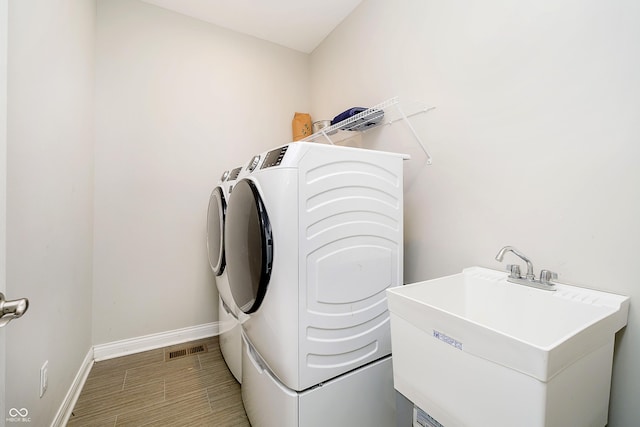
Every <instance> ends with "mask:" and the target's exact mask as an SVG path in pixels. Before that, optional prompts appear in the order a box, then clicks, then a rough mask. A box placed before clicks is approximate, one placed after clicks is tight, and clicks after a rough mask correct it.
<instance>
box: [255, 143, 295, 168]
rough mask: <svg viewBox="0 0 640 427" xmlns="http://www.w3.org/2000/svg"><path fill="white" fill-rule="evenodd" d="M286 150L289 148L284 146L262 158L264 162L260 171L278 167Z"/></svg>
mask: <svg viewBox="0 0 640 427" xmlns="http://www.w3.org/2000/svg"><path fill="white" fill-rule="evenodd" d="M287 148H289V146H288V145H285V146H284V147H280V148H277V149H275V150H271V151H269V152H268V153H267V155H266V157H265V158H264V162H262V166H261V167H260V169H265V168H270V167H273V166H279V165H280V163H282V159H283V158H284V155H285V153H286V152H287Z"/></svg>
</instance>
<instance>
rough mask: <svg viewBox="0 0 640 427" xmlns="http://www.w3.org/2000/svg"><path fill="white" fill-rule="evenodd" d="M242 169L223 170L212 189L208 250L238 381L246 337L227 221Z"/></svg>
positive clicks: (224, 346)
mask: <svg viewBox="0 0 640 427" xmlns="http://www.w3.org/2000/svg"><path fill="white" fill-rule="evenodd" d="M241 170H242V167H237V168H235V169H232V170H231V171H225V172H224V173H223V174H222V176H221V177H220V181H218V183H217V184H216V186H215V187H214V189H213V191H211V195H210V196H209V207H208V209H207V254H208V257H209V265H210V266H211V269H212V270H213V273H214V274H215V280H216V287H217V288H218V294H219V295H220V296H219V298H218V313H219V325H220V326H219V327H220V335H219V342H220V350H221V352H222V356H223V358H224V360H225V362H226V364H227V366H228V367H229V370H230V371H231V373H232V374H233V376H234V377H235V378H236V380H238V382H241V380H242V341H241V334H240V331H241V327H240V322H239V320H238V316H241V314H240V313H241V311H240V309H239V308H238V306H237V305H236V304H235V302H234V300H233V296H232V295H231V290H230V289H229V280H228V277H227V270H226V254H225V250H224V223H225V219H226V213H227V204H228V202H229V197H230V195H231V192H232V191H233V185H234V184H235V182H236V179H237V178H238V175H239V173H240V171H241Z"/></svg>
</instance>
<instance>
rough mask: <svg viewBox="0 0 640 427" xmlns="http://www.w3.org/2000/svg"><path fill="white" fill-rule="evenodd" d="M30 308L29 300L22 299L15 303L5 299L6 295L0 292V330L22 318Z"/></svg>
mask: <svg viewBox="0 0 640 427" xmlns="http://www.w3.org/2000/svg"><path fill="white" fill-rule="evenodd" d="M28 308H29V300H28V299H26V298H21V299H17V300H13V301H7V300H5V299H4V294H3V293H2V292H0V328H1V327H3V326H4V325H6V324H7V323H9V322H10V321H12V320H13V319H17V318H18V317H21V316H22V315H23V314H24V313H26V312H27V309H28Z"/></svg>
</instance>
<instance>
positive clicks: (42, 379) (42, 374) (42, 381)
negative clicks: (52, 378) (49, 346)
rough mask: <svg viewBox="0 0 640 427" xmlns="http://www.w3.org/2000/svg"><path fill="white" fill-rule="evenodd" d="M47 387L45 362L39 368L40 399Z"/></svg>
mask: <svg viewBox="0 0 640 427" xmlns="http://www.w3.org/2000/svg"><path fill="white" fill-rule="evenodd" d="M48 386H49V361H48V360H47V361H46V362H44V364H43V365H42V368H40V397H42V396H44V392H45V391H47V387H48Z"/></svg>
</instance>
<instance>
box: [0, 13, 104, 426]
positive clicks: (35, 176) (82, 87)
mask: <svg viewBox="0 0 640 427" xmlns="http://www.w3.org/2000/svg"><path fill="white" fill-rule="evenodd" d="M8 12H9V14H8V17H9V25H8V57H7V60H8V68H7V84H8V89H7V218H6V221H7V248H6V254H7V272H6V274H7V283H6V285H7V286H6V288H7V295H8V296H10V298H12V299H15V298H20V297H28V298H29V300H30V308H29V311H28V312H27V313H26V314H25V315H24V317H22V318H21V319H19V320H16V321H13V322H12V323H11V324H10V325H8V326H7V327H6V329H5V331H6V343H7V358H6V368H7V384H6V392H7V402H6V406H5V408H12V407H16V408H27V409H28V411H29V417H30V418H31V424H32V425H48V424H49V423H50V422H51V420H52V419H53V418H54V416H55V414H56V411H57V410H58V408H59V406H60V404H61V403H62V401H63V399H64V397H65V394H66V393H67V391H68V389H69V387H70V385H71V383H72V381H73V379H74V377H75V375H76V373H77V372H78V370H79V368H80V365H81V363H82V360H83V359H84V357H85V355H86V354H87V352H88V351H89V349H90V348H91V344H92V343H91V321H92V316H91V276H92V272H91V269H92V258H91V252H92V227H93V199H92V194H93V190H92V187H93V135H94V128H93V118H94V91H93V88H94V24H95V3H94V2H93V1H87V0H60V1H55V2H52V1H50V0H28V1H24V0H21V1H11V2H9V10H8ZM45 360H48V361H49V389H48V390H47V392H46V394H45V395H44V396H43V397H42V398H39V384H40V367H41V366H42V364H43V362H44V361H45ZM0 416H1V417H3V419H4V417H5V416H6V414H5V413H2V414H0ZM7 424H9V423H7Z"/></svg>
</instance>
